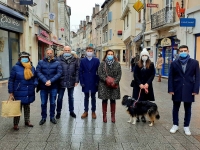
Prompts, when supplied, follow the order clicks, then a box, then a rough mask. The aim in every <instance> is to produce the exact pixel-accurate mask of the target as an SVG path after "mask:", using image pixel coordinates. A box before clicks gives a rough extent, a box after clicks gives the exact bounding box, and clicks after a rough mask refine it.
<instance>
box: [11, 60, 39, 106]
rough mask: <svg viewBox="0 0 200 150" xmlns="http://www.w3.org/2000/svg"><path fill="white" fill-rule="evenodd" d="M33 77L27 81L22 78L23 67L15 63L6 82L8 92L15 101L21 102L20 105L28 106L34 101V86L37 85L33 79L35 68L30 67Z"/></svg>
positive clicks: (34, 78) (19, 63)
mask: <svg viewBox="0 0 200 150" xmlns="http://www.w3.org/2000/svg"><path fill="white" fill-rule="evenodd" d="M32 73H33V75H34V76H33V77H32V78H31V79H29V80H25V78H24V66H22V64H21V62H17V63H16V65H15V66H13V68H12V71H11V73H10V77H9V81H8V92H9V93H13V95H14V98H15V99H16V100H21V103H22V104H30V103H32V102H34V101H35V86H36V85H37V84H38V82H37V78H36V77H35V68H34V67H32Z"/></svg>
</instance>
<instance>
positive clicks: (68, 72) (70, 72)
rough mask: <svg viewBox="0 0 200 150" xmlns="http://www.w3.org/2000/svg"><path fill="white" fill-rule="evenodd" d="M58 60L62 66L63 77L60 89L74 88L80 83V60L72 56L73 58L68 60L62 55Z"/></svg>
mask: <svg viewBox="0 0 200 150" xmlns="http://www.w3.org/2000/svg"><path fill="white" fill-rule="evenodd" d="M57 60H58V61H59V62H60V64H61V66H62V71H63V73H62V76H61V78H60V81H59V87H60V88H72V87H74V85H75V83H79V59H78V58H77V57H76V56H74V55H73V54H72V58H69V59H68V60H66V59H65V58H64V57H63V55H60V56H59V57H58V58H57Z"/></svg>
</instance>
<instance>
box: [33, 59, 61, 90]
mask: <svg viewBox="0 0 200 150" xmlns="http://www.w3.org/2000/svg"><path fill="white" fill-rule="evenodd" d="M36 73H37V77H38V79H39V88H40V89H41V90H47V89H57V88H58V80H59V78H60V77H61V75H62V66H61V65H60V63H59V62H58V61H56V60H55V59H53V60H51V61H50V62H49V61H48V60H47V58H44V59H43V60H40V61H39V62H38V65H37V67H36ZM48 80H50V81H51V86H46V85H45V83H46V82H47V81H48Z"/></svg>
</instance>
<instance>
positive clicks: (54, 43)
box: [52, 41, 64, 47]
mask: <svg viewBox="0 0 200 150" xmlns="http://www.w3.org/2000/svg"><path fill="white" fill-rule="evenodd" d="M52 42H53V45H57V46H59V47H64V45H62V44H59V43H57V42H54V41H52Z"/></svg>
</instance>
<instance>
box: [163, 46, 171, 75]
mask: <svg viewBox="0 0 200 150" xmlns="http://www.w3.org/2000/svg"><path fill="white" fill-rule="evenodd" d="M171 62H172V47H171V46H170V47H165V48H164V65H163V67H164V70H163V75H164V76H168V75H169V68H170V64H171Z"/></svg>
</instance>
